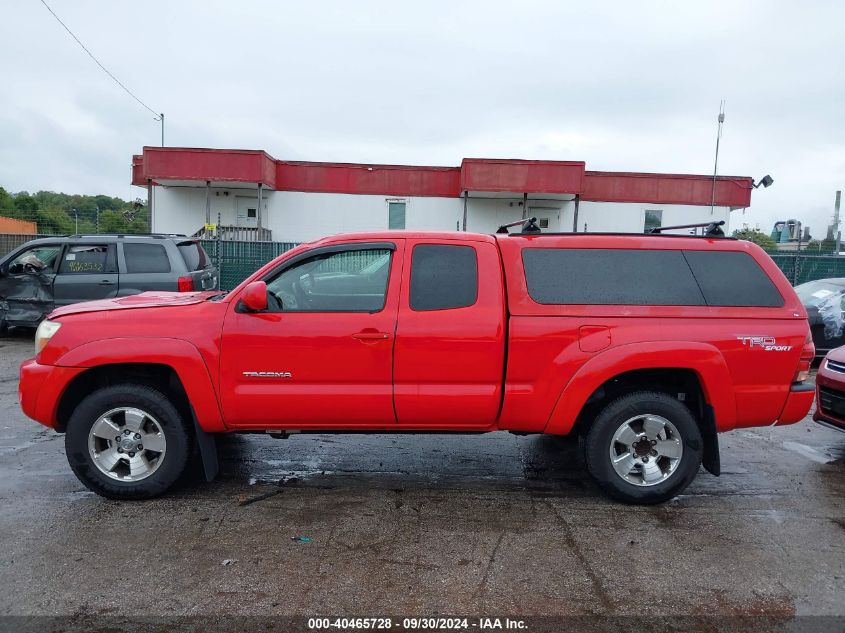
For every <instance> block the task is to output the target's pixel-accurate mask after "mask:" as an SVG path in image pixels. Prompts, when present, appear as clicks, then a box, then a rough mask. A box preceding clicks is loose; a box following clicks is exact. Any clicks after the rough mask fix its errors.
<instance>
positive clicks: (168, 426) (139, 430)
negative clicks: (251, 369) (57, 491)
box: [65, 384, 190, 499]
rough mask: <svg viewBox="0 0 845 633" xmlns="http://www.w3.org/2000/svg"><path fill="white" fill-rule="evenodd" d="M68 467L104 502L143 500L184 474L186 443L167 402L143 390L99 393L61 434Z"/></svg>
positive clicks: (115, 388)
mask: <svg viewBox="0 0 845 633" xmlns="http://www.w3.org/2000/svg"><path fill="white" fill-rule="evenodd" d="M65 451H66V453H67V459H68V462H69V463H70V467H71V468H72V469H73V472H74V474H75V475H76V476H77V477H78V478H79V480H80V481H81V482H82V483H83V484H85V486H87V487H88V488H89V489H90V490H93V491H94V492H96V493H97V494H99V495H102V496H104V497H108V498H110V499H148V498H151V497H156V496H158V495H160V494H162V493H163V492H165V491H166V490H167V489H168V488H170V486H172V485H173V484H174V483H175V482H176V481H177V480H178V479H179V478H180V477H181V476H182V473H183V472H184V471H185V466H186V465H187V462H188V456H189V454H190V440H189V436H188V433H187V431H186V427H185V424H184V423H183V421H182V419H181V417H180V415H179V413H178V411H177V410H176V408H175V407H174V406H173V404H172V403H171V402H170V401H169V400H168V399H167V397H166V396H165V395H164V394H162V393H161V392H160V391H157V390H156V389H152V388H150V387H147V386H143V385H134V384H124V385H114V386H111V387H105V388H103V389H99V390H97V391H95V392H94V393H92V394H91V395H89V396H88V397H87V398H85V399H84V400H83V401H82V402H81V403H80V404H79V405H78V406H77V407H76V409H75V410H74V412H73V414H72V415H71V417H70V420H69V421H68V425H67V429H66V431H65Z"/></svg>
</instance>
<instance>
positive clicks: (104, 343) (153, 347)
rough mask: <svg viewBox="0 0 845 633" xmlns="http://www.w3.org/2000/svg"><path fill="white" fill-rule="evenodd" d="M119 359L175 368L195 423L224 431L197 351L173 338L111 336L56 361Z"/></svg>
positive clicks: (81, 363)
mask: <svg viewBox="0 0 845 633" xmlns="http://www.w3.org/2000/svg"><path fill="white" fill-rule="evenodd" d="M118 363H155V364H158V365H166V366H168V367H170V368H171V369H173V371H175V372H176V375H177V376H178V377H179V380H180V381H181V382H182V387H183V388H184V389H185V393H186V394H187V396H188V401H189V402H190V404H191V406H192V407H193V410H194V412H195V415H196V419H197V422H198V425H199V426H200V427H201V428H202V429H203V430H204V431H206V432H209V433H215V432H222V431H226V426H225V424H224V422H223V415H222V412H221V410H220V402H219V400H218V397H217V392H216V390H215V388H214V383H213V381H212V379H211V374H210V372H209V370H208V366H207V365H206V363H205V360H203V357H202V354H200V351H199V350H198V349H197V348H196V347H195V346H194V345H192V344H191V343H189V342H188V341H184V340H182V339H175V338H140V337H138V338H111V339H103V340H98V341H92V342H90V343H85V344H84V345H80V346H79V347H75V348H73V349H71V350H69V351H68V352H66V353H65V354H64V355H62V356H61V357H60V358H59V359H58V360H57V361H56V362H55V364H56V365H59V366H63V367H86V368H91V367H99V366H102V365H114V364H118Z"/></svg>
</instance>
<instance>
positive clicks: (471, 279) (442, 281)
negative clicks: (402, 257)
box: [410, 244, 478, 311]
mask: <svg viewBox="0 0 845 633" xmlns="http://www.w3.org/2000/svg"><path fill="white" fill-rule="evenodd" d="M410 294H411V297H410V305H411V309H412V310H418V311H424V310H452V309H454V308H466V307H468V306H471V305H472V304H474V303H475V301H476V299H477V298H478V258H477V256H476V253H475V249H474V248H472V247H471V246H448V245H439V244H438V245H435V244H421V245H418V246H415V247H414V255H413V257H412V259H411V291H410Z"/></svg>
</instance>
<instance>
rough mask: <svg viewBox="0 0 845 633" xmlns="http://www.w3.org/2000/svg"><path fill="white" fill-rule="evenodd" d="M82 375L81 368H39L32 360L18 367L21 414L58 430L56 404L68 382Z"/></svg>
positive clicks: (49, 366)
mask: <svg viewBox="0 0 845 633" xmlns="http://www.w3.org/2000/svg"><path fill="white" fill-rule="evenodd" d="M84 371H85V367H56V366H54V365H41V364H39V363H38V362H37V361H36V360H35V359H34V358H30V359H29V360H25V361H24V362H23V363H21V367H20V382H19V383H18V402H20V405H21V409H23V412H24V413H25V414H26V415H27V416H28V417H30V418H32V419H33V420H35V421H36V422H40V423H41V424H43V425H44V426H49V427H50V428H53V429H57V430H61V429H59V422H58V420H57V418H56V413H57V411H58V407H59V400H60V399H61V397H62V394H63V393H64V392H65V389H67V386H68V385H69V384H70V382H71V381H72V380H73V379H74V378H75V377H76V376H78V375H79V374H81V373H82V372H84Z"/></svg>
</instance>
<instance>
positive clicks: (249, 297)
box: [241, 281, 267, 312]
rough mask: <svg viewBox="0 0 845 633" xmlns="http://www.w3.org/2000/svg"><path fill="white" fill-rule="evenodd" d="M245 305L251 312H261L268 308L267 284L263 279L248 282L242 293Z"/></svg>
mask: <svg viewBox="0 0 845 633" xmlns="http://www.w3.org/2000/svg"><path fill="white" fill-rule="evenodd" d="M241 301H242V302H243V304H244V307H245V308H246V309H247V310H249V311H250V312H261V311H263V310H266V309H267V284H266V283H264V282H263V281H253V282H252V283H250V284H247V287H246V288H244V291H243V293H242V294H241Z"/></svg>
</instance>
